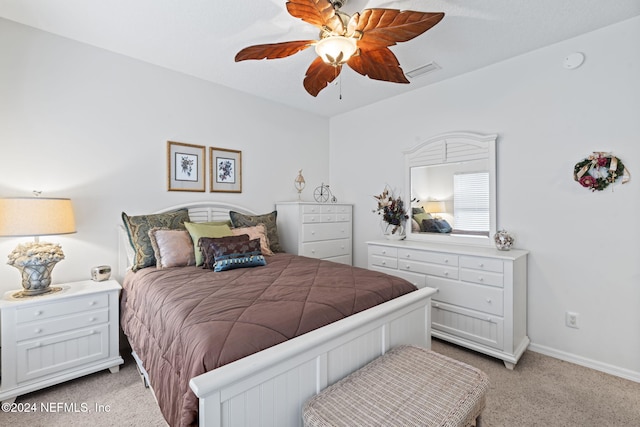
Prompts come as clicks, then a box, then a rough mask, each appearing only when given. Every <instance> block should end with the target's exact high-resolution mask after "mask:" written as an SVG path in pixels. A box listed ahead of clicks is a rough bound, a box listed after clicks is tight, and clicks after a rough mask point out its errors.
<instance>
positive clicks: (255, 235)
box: [231, 224, 273, 256]
mask: <svg viewBox="0 0 640 427" xmlns="http://www.w3.org/2000/svg"><path fill="white" fill-rule="evenodd" d="M231 232H232V233H233V235H234V236H239V235H242V234H246V235H248V236H249V238H250V239H260V251H261V252H262V255H267V256H270V255H273V251H271V249H270V248H269V238H268V237H267V227H265V225H264V224H258V225H256V226H254V227H240V228H232V229H231Z"/></svg>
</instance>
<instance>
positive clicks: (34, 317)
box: [0, 280, 124, 402]
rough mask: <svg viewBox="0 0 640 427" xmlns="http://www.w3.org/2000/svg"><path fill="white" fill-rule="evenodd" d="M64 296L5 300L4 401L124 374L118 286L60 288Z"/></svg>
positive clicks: (0, 386)
mask: <svg viewBox="0 0 640 427" xmlns="http://www.w3.org/2000/svg"><path fill="white" fill-rule="evenodd" d="M57 286H60V287H62V290H61V291H59V292H55V293H51V294H46V295H41V296H36V297H30V298H14V297H12V294H13V293H15V291H10V292H7V293H6V294H5V295H4V297H2V299H0V322H1V323H0V325H1V327H2V336H1V338H0V343H1V347H0V351H1V353H2V355H1V357H0V361H1V365H0V369H1V371H0V372H1V377H0V401H3V402H12V401H14V400H15V398H16V397H17V396H20V395H23V394H25V393H29V392H32V391H34V390H39V389H41V388H44V387H49V386H51V385H54V384H58V383H61V382H64V381H68V380H71V379H74V378H77V377H80V376H83V375H87V374H91V373H94V372H97V371H100V370H102V369H109V370H110V371H111V372H112V373H115V372H118V370H119V366H120V365H121V364H122V363H124V361H123V360H122V357H120V353H119V347H118V346H119V341H118V339H119V294H120V289H121V286H120V284H119V283H118V282H117V281H115V280H107V281H104V282H93V281H90V280H86V281H81V282H73V283H66V284H62V285H57Z"/></svg>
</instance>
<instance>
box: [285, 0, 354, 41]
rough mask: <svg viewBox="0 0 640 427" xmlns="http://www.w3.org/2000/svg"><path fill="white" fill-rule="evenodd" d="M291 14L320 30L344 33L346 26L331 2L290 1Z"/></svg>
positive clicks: (311, 0)
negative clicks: (325, 28)
mask: <svg viewBox="0 0 640 427" xmlns="http://www.w3.org/2000/svg"><path fill="white" fill-rule="evenodd" d="M286 6H287V10H288V11H289V14H291V16H293V17H295V18H300V19H302V20H303V21H304V22H307V23H309V24H311V25H315V26H316V27H318V28H324V27H328V28H329V29H330V30H332V31H334V32H336V33H340V34H342V33H344V24H343V23H342V20H341V19H340V17H339V16H338V15H336V11H335V9H334V8H333V5H332V4H331V2H330V1H329V0H290V1H288V2H287V5H286Z"/></svg>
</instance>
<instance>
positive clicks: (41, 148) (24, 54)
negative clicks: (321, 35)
mask: <svg viewBox="0 0 640 427" xmlns="http://www.w3.org/2000/svg"><path fill="white" fill-rule="evenodd" d="M203 54H204V53H203ZM309 129H313V132H309ZM328 129H329V122H328V119H326V118H319V117H316V116H313V115H311V114H307V113H302V112H298V111H296V110H292V109H289V108H285V107H283V106H280V105H278V104H274V103H270V102H267V101H264V100H261V99H258V98H255V97H253V96H250V95H247V94H243V93H240V92H237V91H233V90H230V89H227V88H224V87H221V86H216V85H213V84H210V83H207V82H204V81H202V80H199V79H196V78H193V77H189V76H185V75H182V74H179V73H174V72H171V71H168V70H166V69H162V68H159V67H156V66H152V65H149V64H147V63H143V62H140V61H136V60H132V59H130V58H126V57H124V56H121V55H117V54H114V53H111V52H108V51H105V50H101V49H97V48H93V47H91V46H88V45H84V44H80V43H77V42H73V41H70V40H68V39H64V38H61V37H57V36H53V35H51V34H48V33H45V32H41V31H38V30H34V29H32V28H29V27H26V26H22V25H19V24H16V23H13V22H11V21H7V20H2V19H0V197H7V196H27V197H28V196H30V195H31V191H32V190H42V191H43V194H44V195H46V196H50V197H70V198H71V199H72V202H73V204H74V210H75V214H76V222H77V229H78V232H77V233H76V234H72V235H68V236H53V237H50V238H46V239H45V238H43V239H42V240H43V241H53V242H59V243H61V244H62V247H63V249H64V251H65V255H66V259H65V260H63V261H62V262H60V263H59V264H58V265H57V266H56V267H55V269H54V271H53V281H54V283H61V282H66V281H71V280H80V279H85V278H88V277H89V271H90V268H91V267H92V266H95V265H101V264H110V265H112V266H113V267H114V268H115V266H116V259H117V257H116V250H117V238H116V234H117V233H116V226H117V224H119V223H120V213H121V212H122V211H125V212H127V213H129V214H132V215H136V214H143V213H150V212H153V211H155V210H157V209H160V208H163V207H168V206H173V205H175V204H179V203H183V202H191V201H198V200H210V199H217V200H224V201H226V202H228V203H233V204H237V205H241V206H246V207H248V208H250V209H253V210H255V211H258V212H269V211H271V210H273V209H274V203H275V202H276V201H278V200H294V199H295V198H296V197H297V195H296V194H297V193H296V191H295V188H294V186H293V181H294V179H295V177H296V175H297V173H298V170H299V169H300V168H302V169H304V171H303V173H304V176H305V178H306V180H307V182H308V183H309V185H311V184H312V183H316V182H317V183H318V184H319V183H320V182H322V181H325V182H328V178H329V168H328V156H329V151H328V144H327V141H328V138H329V136H328V134H329V130H328ZM301 135H304V137H301ZM167 140H172V141H181V142H186V143H190V144H198V145H204V146H207V147H210V146H215V147H223V148H230V149H236V150H242V160H243V171H242V172H243V173H242V176H243V186H242V193H241V194H223V193H209V192H207V193H188V192H168V191H167V159H166V144H167ZM207 188H208V186H207ZM308 191H309V190H306V192H308ZM30 240H31V239H24V238H23V239H20V238H0V292H4V291H6V290H10V289H19V288H20V274H19V272H18V270H17V269H15V268H14V267H11V266H8V265H6V263H5V261H6V258H4V257H5V256H6V254H8V253H9V252H10V251H11V250H12V249H13V248H14V247H15V246H16V245H17V243H19V242H21V241H30ZM3 259H4V260H3Z"/></svg>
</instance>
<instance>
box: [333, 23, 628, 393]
mask: <svg viewBox="0 0 640 427" xmlns="http://www.w3.org/2000/svg"><path fill="white" fill-rule="evenodd" d="M638 40H640V18H634V19H632V20H629V21H625V22H623V23H620V24H617V25H613V26H610V27H607V28H604V29H601V30H599V31H595V32H592V33H589V34H586V35H583V36H580V37H577V38H575V39H572V40H568V41H565V42H563V43H559V44H556V45H554V46H551V47H547V48H544V49H540V50H537V51H534V52H531V53H529V54H526V55H522V56H520V57H517V58H514V59H511V60H508V61H505V62H502V63H499V64H495V65H493V66H490V67H486V68H484V69H482V70H479V71H476V72H473V73H469V74H466V75H463V76H460V77H458V78H454V79H450V80H448V81H445V82H442V83H440V84H436V85H432V86H430V87H427V88H424V89H421V90H417V91H414V92H412V93H409V94H406V95H404V96H400V97H397V98H394V99H391V100H388V101H385V102H381V103H378V104H375V105H371V106H368V107H366V108H362V109H360V110H357V111H354V112H351V113H347V114H344V115H341V116H338V117H334V118H333V119H332V120H331V143H330V144H331V156H330V165H331V182H340V183H343V184H344V185H346V186H347V188H345V189H344V192H345V194H344V197H343V199H345V200H349V201H351V202H354V203H355V216H354V217H355V221H354V224H355V225H354V251H355V262H356V264H357V265H359V266H366V245H365V242H366V241H367V240H370V239H377V238H380V237H381V233H380V229H379V226H378V217H377V216H376V215H375V214H373V213H371V210H372V209H373V208H374V207H375V201H374V199H373V197H372V196H373V195H375V194H379V193H380V192H381V191H382V188H383V187H384V185H385V184H389V185H390V186H391V187H393V188H396V189H397V190H398V191H403V188H402V187H403V183H404V171H403V158H402V154H401V152H402V150H404V149H407V148H410V147H412V146H414V145H416V144H417V143H418V142H419V141H421V140H424V139H426V138H428V137H431V136H434V135H437V134H440V133H444V132H449V131H472V132H479V133H498V134H499V139H498V150H497V151H498V160H497V164H498V174H497V177H498V227H499V228H500V227H504V228H506V229H507V230H509V231H511V232H513V233H515V235H516V247H518V248H523V249H528V250H529V251H530V256H529V270H528V279H529V282H528V283H529V287H528V296H529V300H528V332H529V336H530V338H531V340H532V343H533V344H532V346H531V348H533V349H534V350H537V351H540V352H545V353H548V354H552V355H555V356H558V357H560V358H564V359H567V360H572V361H575V362H578V363H582V364H585V365H588V366H593V367H596V368H598V369H601V370H605V371H608V372H612V373H615V374H618V375H621V376H626V377H628V378H633V379H635V380H636V381H640V357H638V355H640V309H639V308H640V243H639V241H640V227H639V225H638V223H639V221H638V212H640V187H639V186H640V178H638V176H640V175H639V174H640V161H639V160H640V143H639V136H640V120H638V117H639V113H640V81H639V80H638V76H640V49H638ZM576 51H580V52H584V53H585V55H586V61H585V63H584V65H583V66H582V67H580V68H578V69H575V70H566V69H564V68H563V66H562V61H563V58H564V57H565V56H566V55H567V54H569V53H572V52H576ZM436 60H437V58H436ZM441 65H443V66H444V67H446V64H441ZM592 151H611V152H613V153H614V154H615V155H616V156H618V157H619V158H620V159H621V160H622V161H623V162H624V163H625V164H626V165H627V166H628V168H629V170H630V172H631V174H632V180H631V182H630V183H628V184H625V185H624V186H619V185H618V186H616V187H615V191H612V190H610V189H608V190H606V191H603V192H599V193H591V192H589V191H588V190H586V189H584V188H582V187H580V186H579V185H578V184H577V183H576V182H574V180H573V166H574V165H575V163H577V162H578V161H580V160H582V159H583V158H584V157H586V156H587V155H589V154H590V153H591V152H592ZM360 165H366V166H365V167H362V166H360ZM634 174H635V175H634ZM347 183H348V184H347ZM566 311H575V312H577V313H579V314H580V317H579V321H580V329H570V328H567V327H565V312H566Z"/></svg>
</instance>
